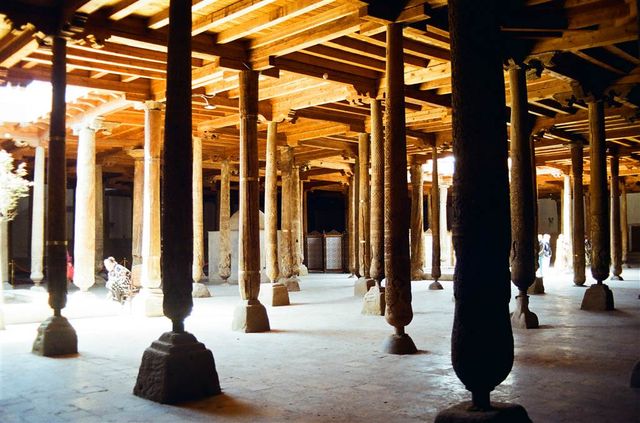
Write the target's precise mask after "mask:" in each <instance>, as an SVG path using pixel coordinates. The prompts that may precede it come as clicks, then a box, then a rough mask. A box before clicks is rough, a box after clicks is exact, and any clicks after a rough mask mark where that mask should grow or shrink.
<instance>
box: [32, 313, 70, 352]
mask: <svg viewBox="0 0 640 423" xmlns="http://www.w3.org/2000/svg"><path fill="white" fill-rule="evenodd" d="M32 351H33V353H34V354H38V355H42V356H45V357H55V356H58V355H67V354H77V353H78V336H77V335H76V331H75V329H73V326H71V324H70V323H69V321H68V320H67V319H66V318H65V317H62V316H51V317H49V318H48V319H47V320H45V321H44V322H42V323H41V324H40V326H39V327H38V335H37V336H36V340H35V341H33V349H32Z"/></svg>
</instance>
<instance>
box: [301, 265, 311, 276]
mask: <svg viewBox="0 0 640 423" xmlns="http://www.w3.org/2000/svg"><path fill="white" fill-rule="evenodd" d="M298 268H299V270H300V276H308V275H309V269H308V268H307V266H305V265H304V264H302V263H301V264H300V266H298Z"/></svg>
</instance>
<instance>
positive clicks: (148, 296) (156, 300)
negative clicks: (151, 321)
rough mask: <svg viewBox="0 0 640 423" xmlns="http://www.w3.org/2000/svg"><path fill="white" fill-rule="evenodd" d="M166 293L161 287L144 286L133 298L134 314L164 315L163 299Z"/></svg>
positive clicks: (132, 307) (145, 315)
mask: <svg viewBox="0 0 640 423" xmlns="http://www.w3.org/2000/svg"><path fill="white" fill-rule="evenodd" d="M163 297H164V295H163V294H162V290H161V289H160V288H142V289H141V290H140V292H139V293H138V294H137V295H136V296H135V297H133V299H132V300H131V310H132V312H133V314H135V315H137V316H144V317H160V316H164V311H163V310H162V300H163Z"/></svg>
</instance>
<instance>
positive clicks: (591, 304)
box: [580, 283, 613, 311]
mask: <svg viewBox="0 0 640 423" xmlns="http://www.w3.org/2000/svg"><path fill="white" fill-rule="evenodd" d="M580 309H582V310H587V311H610V310H613V293H612V292H611V290H610V289H609V287H608V286H607V285H605V284H603V283H597V284H593V285H591V286H590V287H589V288H587V290H586V291H585V292H584V297H582V305H581V306H580Z"/></svg>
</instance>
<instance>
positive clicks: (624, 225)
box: [620, 177, 629, 267]
mask: <svg viewBox="0 0 640 423" xmlns="http://www.w3.org/2000/svg"><path fill="white" fill-rule="evenodd" d="M620 188H621V190H620V230H621V231H622V239H621V246H622V265H623V266H624V267H628V264H627V263H628V261H629V222H628V219H627V184H626V181H625V178H624V177H621V178H620Z"/></svg>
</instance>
